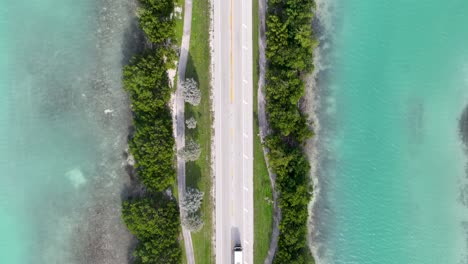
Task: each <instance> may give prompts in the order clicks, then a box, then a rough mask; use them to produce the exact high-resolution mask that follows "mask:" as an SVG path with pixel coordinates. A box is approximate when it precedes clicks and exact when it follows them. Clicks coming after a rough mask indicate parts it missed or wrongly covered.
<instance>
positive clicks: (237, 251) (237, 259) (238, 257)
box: [234, 245, 243, 264]
mask: <svg viewBox="0 0 468 264" xmlns="http://www.w3.org/2000/svg"><path fill="white" fill-rule="evenodd" d="M242 263H243V262H242V247H241V246H240V245H236V246H235V247H234V264H242Z"/></svg>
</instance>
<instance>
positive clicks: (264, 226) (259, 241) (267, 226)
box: [252, 0, 273, 264]
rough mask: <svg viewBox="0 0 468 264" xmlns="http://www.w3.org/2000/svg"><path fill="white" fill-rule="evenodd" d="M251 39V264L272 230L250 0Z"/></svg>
mask: <svg viewBox="0 0 468 264" xmlns="http://www.w3.org/2000/svg"><path fill="white" fill-rule="evenodd" d="M252 13H253V20H252V27H253V28H252V38H253V42H252V45H253V47H252V48H253V67H252V69H253V111H254V112H253V115H254V118H253V119H254V124H253V130H254V131H253V133H254V139H253V144H254V145H253V151H254V164H253V166H254V179H253V182H254V238H255V243H254V263H255V264H261V263H264V261H265V258H266V256H267V254H268V249H269V247H270V240H271V233H272V229H273V204H272V201H273V196H272V190H271V181H270V177H269V175H268V169H267V166H266V163H265V157H264V156H263V149H262V143H261V141H260V131H259V127H258V104H257V96H258V94H257V92H258V78H259V76H258V71H259V61H258V36H259V32H258V27H259V19H258V0H254V1H253V6H252Z"/></svg>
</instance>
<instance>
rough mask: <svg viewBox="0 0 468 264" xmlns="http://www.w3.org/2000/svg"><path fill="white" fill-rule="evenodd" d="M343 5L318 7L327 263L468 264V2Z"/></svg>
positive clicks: (318, 240)
mask: <svg viewBox="0 0 468 264" xmlns="http://www.w3.org/2000/svg"><path fill="white" fill-rule="evenodd" d="M331 2H332V4H330V3H328V4H327V5H328V6H330V8H324V7H325V3H324V1H318V3H319V5H318V7H319V16H322V17H320V19H321V21H322V24H323V25H327V26H328V30H329V31H328V33H327V34H326V35H325V36H324V40H323V42H322V52H323V53H324V54H322V55H323V57H324V58H325V59H323V60H322V63H323V64H324V65H326V66H328V68H327V69H325V70H323V71H322V72H321V73H320V75H319V76H320V77H319V88H318V90H317V91H318V94H319V96H320V102H321V103H320V106H319V107H318V110H317V114H318V118H319V121H320V130H319V131H318V153H319V166H318V170H317V177H318V182H319V185H320V191H319V195H318V196H317V198H316V199H317V205H316V206H315V207H314V217H313V224H314V228H313V234H312V238H313V241H314V244H315V246H316V255H317V256H318V259H319V262H318V263H324V264H328V263H350V264H351V263H353V264H354V263H356V264H367V263H380V264H383V263H389V264H393V263H405V264H420V263H425V264H432V263H434V264H439V263H446V264H459V263H467V262H468V259H467V253H468V245H467V239H468V238H467V233H468V230H467V227H468V225H467V224H468V222H467V221H468V208H467V206H468V198H467V197H468V196H467V195H468V187H467V186H468V185H467V174H466V165H467V157H466V153H465V151H464V150H465V148H464V145H463V142H462V137H461V135H460V124H459V123H460V118H461V116H462V113H463V111H464V109H465V108H466V107H467V105H468V45H467V43H468V27H467V26H466V25H468V2H467V1H463V0H454V1H435V0H427V1H402V0H398V1H388V0H372V1H370V0H365V1H361V0H359V1H358V0H349V1H337V0H335V1H331ZM325 11H328V12H325ZM325 16H329V17H325ZM330 21H331V22H330ZM326 22H327V23H326ZM328 22H330V23H328ZM326 46H329V48H325V47H326Z"/></svg>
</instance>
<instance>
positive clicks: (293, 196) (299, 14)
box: [265, 0, 317, 264]
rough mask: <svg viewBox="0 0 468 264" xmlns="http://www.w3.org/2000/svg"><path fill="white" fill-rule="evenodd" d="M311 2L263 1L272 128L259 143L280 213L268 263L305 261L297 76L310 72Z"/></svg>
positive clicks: (305, 166)
mask: <svg viewBox="0 0 468 264" xmlns="http://www.w3.org/2000/svg"><path fill="white" fill-rule="evenodd" d="M313 8H314V1H313V0H269V1H268V11H267V21H266V26H267V32H266V40H267V45H266V46H267V47H266V58H267V72H266V76H265V80H266V82H265V93H266V112H267V116H268V121H269V123H270V126H271V128H272V130H273V132H272V133H271V134H270V136H268V137H267V139H266V141H265V144H266V146H267V147H268V148H269V149H270V153H269V156H268V159H269V163H270V166H271V169H272V171H273V172H274V173H276V175H277V178H276V188H277V189H278V191H279V193H280V198H279V206H280V208H281V212H282V219H281V222H280V236H279V241H278V251H277V252H276V255H275V259H274V263H278V264H283V263H288V264H300V263H307V262H309V261H310V259H311V257H310V253H309V251H308V248H307V240H306V236H307V226H306V224H307V217H308V211H307V205H308V203H309V200H310V197H311V194H310V193H311V185H310V183H309V180H308V177H309V170H310V165H309V163H308V161H307V159H306V157H305V154H304V152H303V149H302V146H303V144H304V142H305V140H306V139H307V138H309V137H310V136H312V132H311V131H310V129H309V128H308V124H307V117H306V116H305V115H304V114H303V113H302V112H301V110H300V100H301V98H302V96H303V95H304V82H303V77H304V75H305V74H307V73H310V72H311V71H312V70H313V64H312V63H313V61H312V52H313V48H314V47H315V46H316V44H317V41H316V40H315V39H314V38H313V32H312V18H313Z"/></svg>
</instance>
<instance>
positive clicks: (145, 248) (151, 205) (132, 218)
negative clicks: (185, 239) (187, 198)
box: [122, 195, 182, 263]
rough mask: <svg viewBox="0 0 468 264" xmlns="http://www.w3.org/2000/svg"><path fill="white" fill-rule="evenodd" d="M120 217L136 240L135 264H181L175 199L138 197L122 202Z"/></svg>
mask: <svg viewBox="0 0 468 264" xmlns="http://www.w3.org/2000/svg"><path fill="white" fill-rule="evenodd" d="M122 215H123V216H122V218H123V220H124V222H125V224H126V225H127V227H128V229H129V230H130V232H132V234H134V235H135V236H136V237H137V238H138V241H139V243H138V245H137V247H136V249H135V251H134V253H133V254H134V256H135V257H136V258H137V261H135V263H180V262H181V260H182V251H181V250H180V247H179V242H178V237H179V233H180V229H181V228H180V221H179V209H178V207H177V202H176V201H175V200H174V199H169V198H168V197H164V196H162V195H160V196H159V197H157V198H154V197H152V198H148V197H145V198H138V199H134V200H132V201H126V202H124V203H123V208H122Z"/></svg>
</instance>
